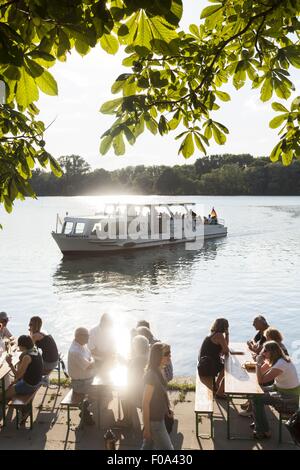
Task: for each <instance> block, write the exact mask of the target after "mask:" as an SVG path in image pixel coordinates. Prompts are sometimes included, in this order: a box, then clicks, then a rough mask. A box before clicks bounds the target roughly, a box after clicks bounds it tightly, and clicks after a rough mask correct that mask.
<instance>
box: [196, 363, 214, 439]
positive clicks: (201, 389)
mask: <svg viewBox="0 0 300 470" xmlns="http://www.w3.org/2000/svg"><path fill="white" fill-rule="evenodd" d="M213 411H214V396H213V392H212V390H210V389H209V388H207V387H206V385H204V384H203V383H202V382H201V380H200V379H199V375H198V371H197V372H196V390H195V418H196V436H197V437H209V438H212V437H213ZM201 416H207V417H208V418H209V419H210V434H201V435H199V422H201Z"/></svg>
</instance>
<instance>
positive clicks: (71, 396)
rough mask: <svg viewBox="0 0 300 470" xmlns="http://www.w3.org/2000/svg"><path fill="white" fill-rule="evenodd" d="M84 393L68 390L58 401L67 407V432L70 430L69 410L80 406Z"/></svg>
mask: <svg viewBox="0 0 300 470" xmlns="http://www.w3.org/2000/svg"><path fill="white" fill-rule="evenodd" d="M84 397H85V395H84V394H79V393H75V392H74V391H73V389H71V390H69V391H68V393H67V394H66V395H65V397H64V398H63V399H62V401H61V402H60V406H61V407H67V426H68V432H69V430H70V424H71V418H70V410H71V409H77V408H80V405H81V403H82V400H83V399H84Z"/></svg>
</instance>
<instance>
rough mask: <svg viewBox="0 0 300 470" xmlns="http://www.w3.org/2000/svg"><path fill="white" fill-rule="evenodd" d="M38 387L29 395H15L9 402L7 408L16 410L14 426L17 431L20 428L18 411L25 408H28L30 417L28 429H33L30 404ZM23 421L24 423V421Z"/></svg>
mask: <svg viewBox="0 0 300 470" xmlns="http://www.w3.org/2000/svg"><path fill="white" fill-rule="evenodd" d="M39 388H40V386H39V387H38V388H37V389H36V390H35V391H34V392H33V393H31V394H30V395H16V396H15V397H13V398H12V399H11V400H10V401H9V402H8V406H11V407H13V408H15V410H16V424H17V429H19V428H20V411H21V410H22V409H24V408H25V407H27V406H29V415H28V417H30V429H32V427H33V415H32V402H33V399H34V397H35V395H36V393H37V392H38V390H39ZM26 419H27V417H26ZM26 419H25V421H26Z"/></svg>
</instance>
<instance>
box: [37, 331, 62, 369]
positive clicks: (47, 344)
mask: <svg viewBox="0 0 300 470" xmlns="http://www.w3.org/2000/svg"><path fill="white" fill-rule="evenodd" d="M41 334H42V335H44V333H41ZM35 344H36V346H37V348H39V349H41V351H42V355H43V361H44V362H56V361H57V360H58V350H57V346H56V343H55V341H54V339H53V338H52V336H51V335H44V336H43V338H42V339H40V340H39V341H36V342H35Z"/></svg>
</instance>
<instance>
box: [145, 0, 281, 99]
mask: <svg viewBox="0 0 300 470" xmlns="http://www.w3.org/2000/svg"><path fill="white" fill-rule="evenodd" d="M280 4H281V0H278V1H277V2H276V3H275V4H274V5H272V7H270V8H269V9H268V10H265V11H264V12H262V13H259V14H257V15H255V16H252V18H250V19H249V21H248V23H247V24H246V26H245V27H244V28H243V29H242V30H241V31H239V32H238V33H236V34H234V35H233V36H231V37H230V38H228V39H226V41H223V43H222V44H221V46H220V47H219V49H218V51H217V52H216V54H215V56H214V58H213V59H212V62H211V64H210V65H209V67H208V69H207V72H206V74H205V75H204V77H203V78H202V80H201V82H200V84H199V85H198V86H197V87H196V88H195V89H194V93H197V92H198V91H199V90H200V89H201V88H202V87H203V85H204V83H205V82H206V81H207V79H208V78H209V77H210V75H211V74H212V71H213V67H214V65H215V63H216V61H217V60H218V58H219V57H220V55H221V53H222V51H223V50H224V49H225V47H226V46H227V45H228V44H229V43H230V42H232V41H234V39H237V38H238V37H240V36H242V35H243V34H245V33H246V32H247V31H248V29H249V28H250V26H251V25H252V23H253V22H254V21H255V20H257V19H258V18H261V17H263V19H264V21H265V19H266V17H267V15H268V14H270V13H272V12H273V11H274V10H276V8H278V7H279V6H280ZM189 97H190V93H187V94H186V95H185V96H183V97H182V98H180V99H178V100H175V101H170V100H166V101H155V102H153V103H151V104H150V105H149V108H151V107H152V106H153V105H155V106H156V105H160V104H171V105H174V104H176V103H180V102H182V101H185V100H187V99H188V98H189Z"/></svg>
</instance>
